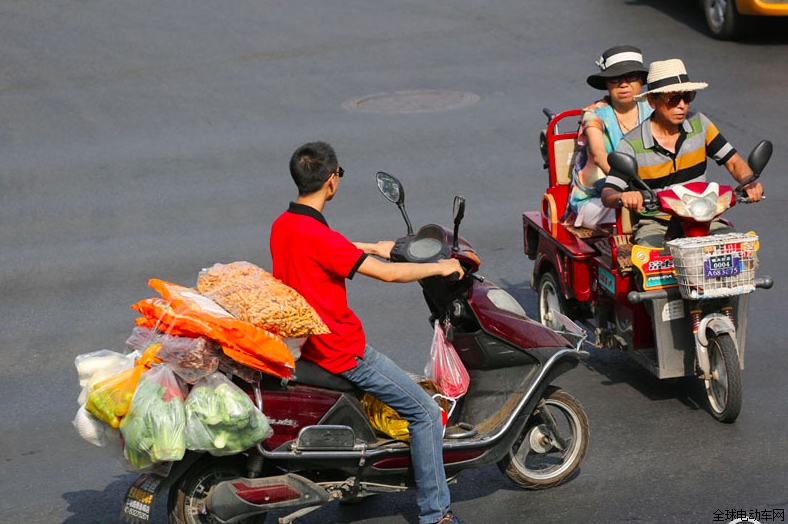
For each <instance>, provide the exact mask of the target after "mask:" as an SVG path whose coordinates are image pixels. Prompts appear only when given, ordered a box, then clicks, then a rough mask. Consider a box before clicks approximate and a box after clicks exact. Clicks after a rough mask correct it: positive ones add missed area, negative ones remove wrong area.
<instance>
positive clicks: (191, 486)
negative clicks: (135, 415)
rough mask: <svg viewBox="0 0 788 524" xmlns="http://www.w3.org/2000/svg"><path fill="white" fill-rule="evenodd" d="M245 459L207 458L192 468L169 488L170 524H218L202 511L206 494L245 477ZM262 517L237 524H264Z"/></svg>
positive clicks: (168, 513) (168, 511)
mask: <svg viewBox="0 0 788 524" xmlns="http://www.w3.org/2000/svg"><path fill="white" fill-rule="evenodd" d="M245 464H246V459H245V457H242V456H234V457H221V458H220V457H210V456H207V455H206V457H204V458H203V459H201V460H199V461H198V462H195V463H194V465H193V466H192V467H191V468H189V470H188V471H187V472H186V473H185V474H184V475H183V477H181V478H180V479H179V480H178V482H177V483H176V484H175V485H174V486H173V487H171V488H170V493H169V496H168V497H167V515H168V516H169V523H170V524H218V521H217V520H216V519H214V518H213V517H212V516H211V515H207V514H206V512H205V509H204V508H203V507H202V505H203V501H204V500H205V496H206V495H207V493H208V490H209V489H210V488H211V486H213V485H214V484H216V483H218V482H220V481H222V480H225V479H230V478H236V477H244V476H246V473H245V472H246V466H245ZM264 521H265V514H260V515H255V516H253V517H249V518H246V519H244V520H241V521H238V524H263V522H264Z"/></svg>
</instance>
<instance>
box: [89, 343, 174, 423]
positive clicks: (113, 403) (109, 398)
mask: <svg viewBox="0 0 788 524" xmlns="http://www.w3.org/2000/svg"><path fill="white" fill-rule="evenodd" d="M159 347H161V345H159V344H154V345H152V346H151V347H149V348H148V349H146V350H145V352H144V353H143V354H142V356H140V358H138V359H137V361H136V363H135V365H134V367H133V368H131V369H127V370H126V371H121V372H120V373H117V374H116V375H112V376H111V377H109V378H107V379H104V380H102V381H101V382H99V383H97V384H96V385H95V386H94V387H93V390H92V391H91V392H90V394H89V395H88V402H87V404H86V405H85V409H86V410H88V411H89V412H90V413H92V414H93V415H95V416H96V417H97V418H98V419H99V420H102V421H103V422H106V423H107V424H109V425H110V426H111V427H113V428H115V429H117V428H118V427H119V426H120V419H121V417H122V416H123V415H125V414H126V412H127V411H128V410H129V405H130V404H131V399H132V398H133V397H134V392H135V391H136V390H137V384H139V381H140V377H141V376H142V373H143V372H145V371H146V370H147V369H149V368H150V367H151V366H152V365H153V364H158V363H160V362H161V359H159V358H157V357H156V352H157V351H158V350H159Z"/></svg>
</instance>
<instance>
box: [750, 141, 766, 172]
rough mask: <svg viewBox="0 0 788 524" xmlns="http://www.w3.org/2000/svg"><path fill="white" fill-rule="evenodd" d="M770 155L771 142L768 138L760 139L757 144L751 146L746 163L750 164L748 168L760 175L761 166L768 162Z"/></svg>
mask: <svg viewBox="0 0 788 524" xmlns="http://www.w3.org/2000/svg"><path fill="white" fill-rule="evenodd" d="M771 157H772V143H771V142H769V141H768V140H761V141H760V142H758V145H756V146H755V147H754V148H753V150H752V152H751V153H750V156H749V157H748V158H747V164H749V165H750V169H752V171H753V173H755V174H756V175H760V174H761V171H763V168H765V167H766V164H768V163H769V159H770V158H771Z"/></svg>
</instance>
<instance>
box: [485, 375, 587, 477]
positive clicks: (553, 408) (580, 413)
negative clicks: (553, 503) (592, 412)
mask: <svg viewBox="0 0 788 524" xmlns="http://www.w3.org/2000/svg"><path fill="white" fill-rule="evenodd" d="M588 439H589V430H588V417H587V416H586V413H585V411H584V410H583V406H581V405H580V403H579V402H578V401H577V400H575V398H574V397H572V395H570V394H569V393H567V392H566V391H564V390H562V389H560V388H557V387H555V386H550V387H548V388H547V390H546V391H545V393H544V396H543V397H542V401H541V402H540V403H539V405H538V406H537V407H536V409H535V410H534V412H533V413H532V414H531V417H530V418H529V419H528V422H527V423H526V425H525V428H524V429H523V432H522V433H521V434H520V436H519V437H518V438H517V440H516V441H515V443H514V445H513V446H512V449H511V450H510V451H509V453H508V454H507V455H506V456H505V457H503V458H502V459H501V460H500V461H498V468H500V470H501V471H502V472H503V474H504V475H506V476H507V477H508V478H509V480H511V481H512V482H514V483H515V484H517V485H518V486H520V487H522V488H526V489H546V488H552V487H554V486H558V485H559V484H562V483H563V482H565V481H566V480H568V479H569V478H571V477H572V476H573V475H574V474H575V473H576V472H577V469H578V468H579V467H580V463H581V462H582V461H583V457H585V454H586V450H587V449H588Z"/></svg>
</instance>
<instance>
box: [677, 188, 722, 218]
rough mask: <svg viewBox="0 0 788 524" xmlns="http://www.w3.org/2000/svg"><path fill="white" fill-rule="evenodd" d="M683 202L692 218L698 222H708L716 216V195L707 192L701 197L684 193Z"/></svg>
mask: <svg viewBox="0 0 788 524" xmlns="http://www.w3.org/2000/svg"><path fill="white" fill-rule="evenodd" d="M684 203H685V204H686V205H687V210H688V211H689V214H690V216H691V217H692V218H694V219H695V220H698V221H699V222H708V221H709V220H711V219H712V218H714V217H715V216H717V195H715V194H707V195H705V196H703V197H692V196H690V195H684Z"/></svg>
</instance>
